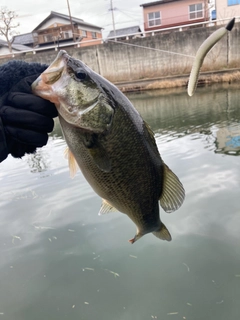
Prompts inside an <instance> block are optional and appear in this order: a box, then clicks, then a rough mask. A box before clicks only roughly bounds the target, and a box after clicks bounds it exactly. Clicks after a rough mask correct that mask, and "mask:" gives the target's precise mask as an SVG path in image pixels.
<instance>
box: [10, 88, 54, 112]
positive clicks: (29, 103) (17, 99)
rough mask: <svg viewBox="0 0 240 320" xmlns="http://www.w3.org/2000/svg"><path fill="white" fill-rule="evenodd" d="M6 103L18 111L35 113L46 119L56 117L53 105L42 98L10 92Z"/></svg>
mask: <svg viewBox="0 0 240 320" xmlns="http://www.w3.org/2000/svg"><path fill="white" fill-rule="evenodd" d="M7 103H8V104H9V105H10V106H13V107H15V108H18V109H25V110H29V111H33V112H37V113H39V114H42V115H44V116H47V117H51V118H54V117H57V115H58V112H57V109H56V107H55V105H54V104H53V103H52V102H50V101H48V100H45V99H43V98H40V97H38V96H35V95H34V94H28V93H23V92H10V93H9V94H8V97H7Z"/></svg>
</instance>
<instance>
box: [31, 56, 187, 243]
mask: <svg viewBox="0 0 240 320" xmlns="http://www.w3.org/2000/svg"><path fill="white" fill-rule="evenodd" d="M32 87H33V92H34V93H35V94H37V95H39V96H41V97H43V98H45V99H48V100H50V101H52V102H54V103H55V105H56V107H57V109H58V113H59V120H60V125H61V128H62V131H63V134H64V137H65V140H66V143H67V145H68V147H69V164H70V170H71V171H72V172H74V171H75V168H76V163H77V165H78V166H79V168H80V169H81V171H82V173H83V175H84V176H85V178H86V180H87V181H88V182H89V184H90V185H91V186H92V188H93V189H94V191H95V192H96V193H97V194H98V195H99V196H100V197H102V199H103V202H102V206H101V209H100V214H103V213H108V212H111V211H114V210H118V211H120V212H122V213H125V214H126V215H127V216H128V217H129V218H130V219H131V220H132V221H133V222H134V223H135V224H136V226H137V233H136V235H135V236H134V237H133V238H132V239H131V240H129V241H130V242H131V243H134V242H135V241H137V240H138V239H139V238H141V237H142V236H143V235H145V234H147V233H149V232H152V233H153V234H154V235H155V236H156V237H158V238H160V239H163V240H168V241H170V240H171V235H170V233H169V231H168V230H167V228H166V227H165V225H164V224H163V223H162V222H161V220H160V216H159V201H160V204H161V206H162V207H163V209H164V210H165V211H167V212H171V211H174V210H176V209H178V208H179V207H180V206H181V204H182V203H183V200H184V197H185V192H184V188H183V186H182V184H181V182H180V181H179V179H178V178H177V176H176V175H175V174H174V173H173V172H172V171H171V170H170V169H169V168H168V167H167V166H166V165H165V163H164V162H163V161H162V159H161V157H160V154H159V151H158V148H157V145H156V142H155V139H154V134H153V132H152V131H151V129H150V127H149V126H148V125H147V124H146V123H145V122H144V120H143V119H142V118H141V116H140V115H139V113H138V112H137V110H136V109H135V108H134V107H133V106H132V104H131V102H130V101H129V100H128V99H127V97H126V96H125V95H124V94H122V93H121V92H120V91H119V90H118V89H117V88H116V87H115V86H114V85H113V84H111V83H110V82H108V81H107V80H106V79H104V78H103V77H101V76H100V75H98V74H96V73H95V72H94V71H92V70H91V69H90V68H89V67H87V66H86V65H85V64H84V63H83V62H81V61H80V60H77V59H74V58H72V57H70V56H69V55H68V54H67V53H66V52H65V51H60V52H59V54H58V56H57V58H56V59H55V60H54V61H53V63H52V64H51V65H50V66H49V68H48V69H47V70H45V71H44V72H43V74H42V75H41V76H40V77H39V78H38V79H37V80H36V81H35V82H34V83H33V85H32Z"/></svg>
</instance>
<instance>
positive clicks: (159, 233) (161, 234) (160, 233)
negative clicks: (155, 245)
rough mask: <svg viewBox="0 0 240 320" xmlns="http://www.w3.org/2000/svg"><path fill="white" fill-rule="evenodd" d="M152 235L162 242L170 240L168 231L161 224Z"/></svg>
mask: <svg viewBox="0 0 240 320" xmlns="http://www.w3.org/2000/svg"><path fill="white" fill-rule="evenodd" d="M153 234H154V235H155V237H157V238H159V239H162V240H166V241H171V240H172V237H171V234H170V232H169V231H168V229H167V228H166V226H165V225H164V224H163V223H162V224H161V227H160V228H159V229H158V230H157V231H154V232H153Z"/></svg>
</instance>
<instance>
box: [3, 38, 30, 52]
mask: <svg viewBox="0 0 240 320" xmlns="http://www.w3.org/2000/svg"><path fill="white" fill-rule="evenodd" d="M0 47H8V44H7V41H5V40H1V39H0ZM12 48H13V49H14V50H16V51H26V50H29V49H31V48H30V47H27V46H24V45H22V44H12Z"/></svg>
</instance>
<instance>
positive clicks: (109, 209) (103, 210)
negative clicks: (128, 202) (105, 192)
mask: <svg viewBox="0 0 240 320" xmlns="http://www.w3.org/2000/svg"><path fill="white" fill-rule="evenodd" d="M114 211H115V212H116V211H118V210H117V209H115V208H114V207H113V206H112V205H111V204H109V203H108V202H107V200H105V199H102V205H101V208H100V210H99V212H98V215H99V216H101V215H103V214H107V213H110V212H114Z"/></svg>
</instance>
